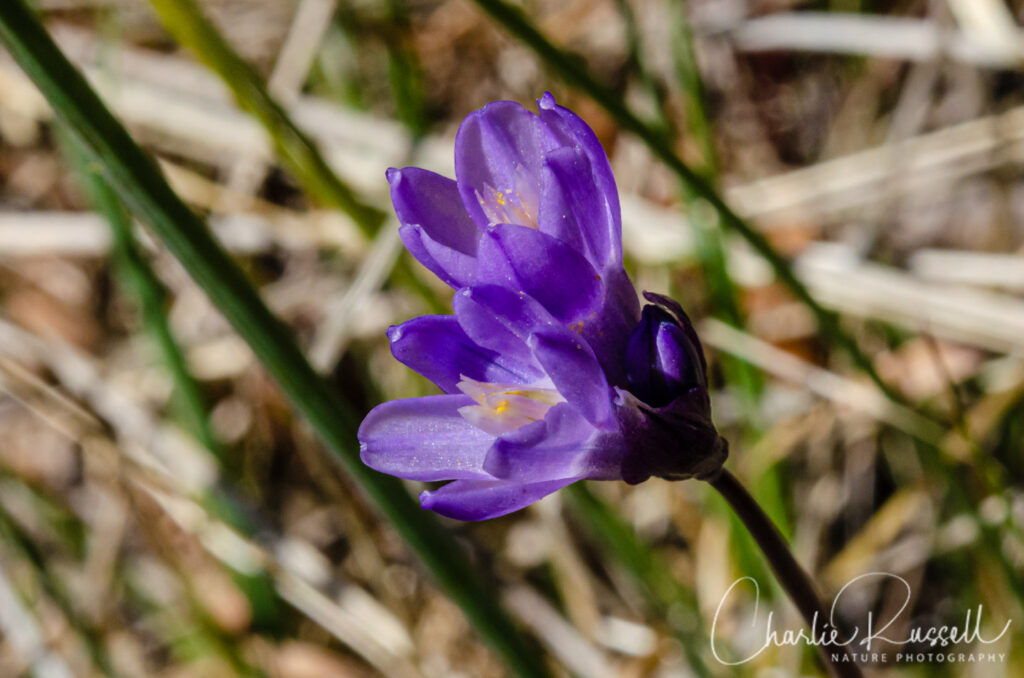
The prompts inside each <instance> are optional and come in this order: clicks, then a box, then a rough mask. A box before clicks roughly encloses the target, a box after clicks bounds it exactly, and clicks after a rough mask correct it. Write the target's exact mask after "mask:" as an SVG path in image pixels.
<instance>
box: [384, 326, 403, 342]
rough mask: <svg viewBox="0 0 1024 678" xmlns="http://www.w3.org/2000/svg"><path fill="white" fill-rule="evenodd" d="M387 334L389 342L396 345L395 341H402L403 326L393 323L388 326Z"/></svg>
mask: <svg viewBox="0 0 1024 678" xmlns="http://www.w3.org/2000/svg"><path fill="white" fill-rule="evenodd" d="M387 335H388V342H390V343H391V344H392V345H394V343H395V342H397V341H400V340H401V339H402V326H401V325H392V326H391V327H389V328H388V331H387Z"/></svg>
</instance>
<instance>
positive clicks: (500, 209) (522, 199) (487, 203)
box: [476, 177, 540, 230]
mask: <svg viewBox="0 0 1024 678" xmlns="http://www.w3.org/2000/svg"><path fill="white" fill-rule="evenodd" d="M515 183H516V185H515V188H514V189H513V190H510V191H499V190H498V189H496V188H494V187H493V186H491V185H490V184H487V183H485V184H484V194H483V195H481V193H480V191H476V199H477V200H478V201H479V202H480V207H481V208H483V211H484V214H485V215H486V216H487V221H488V223H490V224H491V225H492V226H493V225H495V224H519V225H520V226H526V227H528V228H532V229H534V230H538V229H539V228H540V227H539V225H538V222H537V215H538V213H539V212H540V186H535V185H534V183H535V182H532V181H530V180H529V179H527V178H525V177H517V178H516V182H515Z"/></svg>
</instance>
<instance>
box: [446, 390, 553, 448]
mask: <svg viewBox="0 0 1024 678" xmlns="http://www.w3.org/2000/svg"><path fill="white" fill-rule="evenodd" d="M458 387H459V390H460V391H462V392H463V393H465V394H466V395H468V396H469V397H471V398H472V399H473V400H475V401H476V402H478V403H479V405H467V406H466V407H461V408H459V414H461V415H462V417H463V418H464V419H465V420H466V421H468V422H470V423H471V424H473V425H474V426H476V427H477V428H479V429H481V430H483V431H486V432H487V433H490V434H492V435H502V434H503V433H508V432H510V431H514V430H516V429H517V428H519V427H520V426H525V425H526V424H529V423H531V422H534V421H540V420H541V419H543V418H544V416H545V415H546V414H547V412H548V410H549V409H551V407H552V405H556V404H558V403H560V402H563V401H564V400H565V398H563V397H562V394H561V393H559V392H558V391H557V390H555V389H554V388H547V387H543V386H527V387H524V386H523V385H522V384H500V383H490V382H484V381H476V380H475V379H470V378H469V377H466V376H464V375H463V376H462V380H461V381H459V383H458Z"/></svg>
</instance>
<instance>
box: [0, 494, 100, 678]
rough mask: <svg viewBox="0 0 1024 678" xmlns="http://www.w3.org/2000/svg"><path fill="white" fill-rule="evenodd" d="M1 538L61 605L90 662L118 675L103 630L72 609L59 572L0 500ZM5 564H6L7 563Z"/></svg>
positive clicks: (53, 599)
mask: <svg viewBox="0 0 1024 678" xmlns="http://www.w3.org/2000/svg"><path fill="white" fill-rule="evenodd" d="M0 539H2V540H3V541H4V542H5V543H6V544H8V545H9V546H10V547H12V549H13V550H14V551H17V552H18V553H19V554H20V555H21V556H22V557H23V558H24V559H25V560H26V561H27V562H28V563H29V564H30V565H31V567H32V569H33V570H34V571H35V574H36V577H37V578H38V580H39V584H40V587H41V588H42V590H43V592H44V593H45V594H46V596H47V597H48V598H50V600H52V601H53V602H54V603H55V604H56V606H57V608H58V609H60V612H61V614H62V615H64V619H65V620H66V622H67V624H68V626H70V627H71V628H72V629H73V630H74V631H75V632H76V633H77V634H78V636H79V637H80V638H81V639H82V642H83V643H84V644H85V649H86V652H87V653H88V654H89V660H90V661H91V662H92V663H93V665H94V666H95V667H96V668H97V669H98V670H99V671H100V672H101V673H102V674H103V675H105V676H108V677H109V678H118V677H119V675H120V674H119V673H118V672H117V671H116V670H115V669H114V664H113V662H112V661H111V659H110V654H109V653H108V652H107V647H106V644H105V642H104V638H103V632H102V630H101V629H99V628H97V627H96V625H95V624H94V623H93V622H92V621H91V620H89V619H88V618H87V617H86V616H84V615H82V614H80V613H79V612H78V611H77V610H76V609H75V605H74V603H73V602H72V600H71V598H70V596H68V592H67V590H66V587H65V585H64V582H63V580H62V578H61V576H60V575H59V574H58V573H55V572H53V568H52V565H51V561H50V560H49V559H48V557H47V554H45V553H43V551H42V549H40V548H39V546H38V545H37V544H36V543H35V542H34V541H33V540H32V538H31V537H30V536H29V535H28V534H27V533H26V532H25V531H24V530H23V529H22V528H21V526H20V525H18V523H17V522H16V521H15V520H13V519H12V518H11V516H10V515H9V514H8V513H7V510H6V509H5V508H4V506H3V504H2V503H0ZM0 560H2V559H0ZM6 566H8V567H9V566H10V565H9V563H7V564H6ZM37 604H38V603H37Z"/></svg>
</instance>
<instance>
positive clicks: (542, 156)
mask: <svg viewBox="0 0 1024 678" xmlns="http://www.w3.org/2000/svg"><path fill="white" fill-rule="evenodd" d="M538 104H539V114H534V113H530V112H529V111H527V110H526V109H524V108H522V107H521V106H519V105H518V104H516V103H514V102H508V101H499V102H495V103H492V104H489V105H488V106H485V107H484V108H483V109H481V110H479V111H477V112H475V113H473V114H471V115H470V116H468V117H467V118H466V120H465V121H464V122H463V124H462V126H461V127H460V129H459V132H458V135H457V137H456V144H455V154H456V155H455V159H456V162H455V173H456V180H455V181H452V180H451V179H447V178H445V177H442V176H440V175H437V174H434V173H432V172H428V171H426V170H422V169H418V168H405V169H401V170H389V171H388V181H389V183H390V184H391V196H392V202H393V203H394V206H395V211H396V213H397V214H398V217H399V220H400V222H401V230H400V234H401V236H402V240H403V242H404V243H405V245H406V247H407V248H408V249H409V251H410V252H411V253H412V254H413V255H414V256H415V257H416V258H417V259H418V260H419V261H420V263H422V264H423V265H424V266H426V267H427V268H428V269H430V270H431V271H432V272H434V273H435V274H437V275H438V276H439V277H440V278H441V279H442V280H444V281H445V282H447V283H448V284H449V285H451V286H452V287H453V288H456V289H457V292H456V294H455V297H454V299H453V302H452V306H453V310H454V314H453V315H450V316H423V317H419V318H414V319H412V320H409V321H407V322H405V323H403V324H401V325H398V326H395V327H392V328H391V329H390V330H389V332H388V338H389V340H390V342H391V350H392V352H393V354H394V356H395V357H396V358H397V359H398V360H399V361H401V362H402V363H404V364H406V365H407V366H409V367H411V368H412V369H414V370H416V371H417V372H419V373H420V374H422V375H423V376H425V377H427V378H428V379H430V380H431V381H433V382H434V383H435V384H436V385H437V386H438V387H439V388H440V389H441V390H442V391H443V392H444V394H443V395H437V396H427V397H424V398H412V399H408V400H396V401H391V402H386V403H383V404H381V405H379V406H378V407H376V408H374V410H373V411H372V412H370V414H369V415H367V417H366V419H365V420H364V421H363V423H362V425H361V426H360V429H359V440H360V443H361V448H362V452H361V455H362V459H363V461H364V462H365V463H366V464H367V465H369V466H371V467H373V468H375V469H377V470H379V471H382V472H384V473H389V474H391V475H395V476H398V477H401V478H409V479H413V480H421V481H437V480H452V481H453V482H451V483H449V484H447V485H444V486H443V487H441V488H440V489H438V490H436V491H433V492H424V493H423V495H421V503H422V504H423V506H424V507H425V508H429V509H433V510H435V511H437V512H438V513H441V514H443V515H446V516H450V517H453V518H459V519H462V520H482V519H485V518H491V517H495V516H499V515H503V514H505V513H509V512H511V511H515V510H517V509H519V508H522V507H523V506H526V505H527V504H530V503H532V502H534V501H536V500H538V499H540V498H541V497H543V496H545V495H547V494H550V493H551V492H554V491H556V490H558V489H559V488H561V487H564V486H566V485H569V484H570V483H573V482H575V481H577V480H581V479H584V478H587V479H595V480H619V479H624V480H627V481H628V482H640V481H642V480H645V479H646V478H648V477H650V476H651V475H661V476H665V477H673V478H677V477H688V476H691V475H698V476H703V475H707V474H710V473H713V472H714V471H716V470H717V469H718V468H719V467H720V466H721V462H722V461H723V460H724V458H725V448H724V445H723V444H722V443H721V442H720V439H719V438H718V436H717V433H715V431H714V426H713V425H712V424H711V419H710V404H709V401H708V395H707V384H706V378H705V370H706V368H705V365H704V358H703V354H702V352H701V348H700V343H699V342H698V341H697V338H696V335H695V334H694V332H693V328H692V326H690V324H689V320H688V319H686V316H685V314H684V313H683V312H682V309H680V308H679V307H678V305H677V304H675V302H672V301H671V300H669V299H666V298H664V297H657V296H655V295H648V300H649V301H652V302H654V303H655V304H656V306H648V307H647V308H646V309H645V310H644V312H643V314H642V315H641V312H640V308H639V304H638V301H637V297H636V292H635V291H634V290H633V287H632V284H631V283H630V281H629V278H628V276H627V275H626V273H625V270H624V269H623V267H622V235H621V221H620V215H619V201H618V194H617V193H616V189H615V181H614V178H613V176H612V173H611V168H610V166H609V164H608V160H607V157H606V156H605V154H604V151H603V149H602V148H601V146H600V144H599V143H598V141H597V139H596V137H595V136H594V134H593V132H592V131H591V130H590V128H589V127H587V126H586V124H585V123H584V122H583V121H582V120H580V118H578V117H577V116H576V115H575V114H574V113H572V112H571V111H569V110H568V109H565V108H562V107H560V106H558V105H556V104H555V101H554V98H553V97H551V95H550V94H545V95H544V97H542V98H541V99H540V101H539V102H538ZM680 441H683V442H684V443H686V445H687V446H686V447H683V448H681V447H680ZM691 445H692V446H695V447H693V448H692V449H691V448H690V447H689V446H691ZM653 446H660V447H661V448H662V449H659V450H652V449H650V448H652V447H653ZM681 450H682V451H681Z"/></svg>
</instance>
